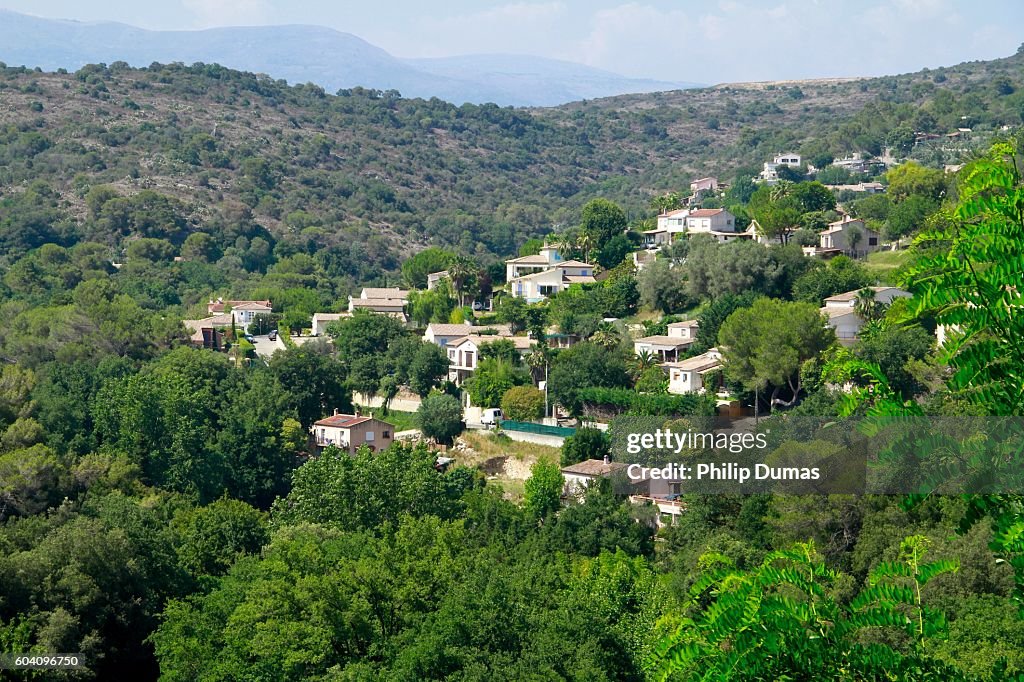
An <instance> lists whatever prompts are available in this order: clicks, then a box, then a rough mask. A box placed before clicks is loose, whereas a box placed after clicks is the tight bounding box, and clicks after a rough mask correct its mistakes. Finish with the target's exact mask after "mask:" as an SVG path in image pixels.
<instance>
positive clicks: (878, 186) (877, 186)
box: [825, 182, 885, 194]
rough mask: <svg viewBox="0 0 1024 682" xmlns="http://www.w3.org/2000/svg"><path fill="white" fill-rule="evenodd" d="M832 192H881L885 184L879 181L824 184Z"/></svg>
mask: <svg viewBox="0 0 1024 682" xmlns="http://www.w3.org/2000/svg"><path fill="white" fill-rule="evenodd" d="M825 187H828V188H829V189H830V190H832V191H833V192H836V193H838V192H853V193H854V194H881V193H882V192H884V191H885V185H883V184H882V183H880V182H857V183H854V184H852V185H825Z"/></svg>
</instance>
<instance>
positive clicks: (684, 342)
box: [634, 335, 694, 348]
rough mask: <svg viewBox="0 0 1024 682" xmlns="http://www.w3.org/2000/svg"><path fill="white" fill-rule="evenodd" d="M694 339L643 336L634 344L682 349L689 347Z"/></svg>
mask: <svg viewBox="0 0 1024 682" xmlns="http://www.w3.org/2000/svg"><path fill="white" fill-rule="evenodd" d="M693 342H694V339H684V338H682V337H679V336H660V335H659V336H645V337H643V338H640V339H637V340H636V341H634V343H648V344H650V345H652V346H668V347H670V348H682V347H683V346H689V345H690V344H692V343H693Z"/></svg>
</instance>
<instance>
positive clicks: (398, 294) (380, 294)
mask: <svg viewBox="0 0 1024 682" xmlns="http://www.w3.org/2000/svg"><path fill="white" fill-rule="evenodd" d="M408 296H409V292H408V291H406V290H405V289H399V288H398V287H365V288H364V289H363V292H362V294H361V295H360V298H363V299H371V298H376V299H381V298H384V299H388V298H397V299H402V300H405V299H406V298H408Z"/></svg>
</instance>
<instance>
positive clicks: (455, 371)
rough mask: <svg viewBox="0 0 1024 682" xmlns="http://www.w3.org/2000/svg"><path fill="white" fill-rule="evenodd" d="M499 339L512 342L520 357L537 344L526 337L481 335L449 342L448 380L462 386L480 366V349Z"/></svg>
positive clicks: (447, 348)
mask: <svg viewBox="0 0 1024 682" xmlns="http://www.w3.org/2000/svg"><path fill="white" fill-rule="evenodd" d="M499 339H506V340H508V341H511V342H512V344H513V345H514V346H515V348H516V350H517V351H518V352H519V354H520V355H525V354H526V352H527V351H529V350H530V348H532V347H533V346H534V345H535V344H536V343H537V342H536V341H534V340H533V339H531V338H529V337H526V336H480V335H479V334H471V335H469V336H463V337H462V338H459V339H454V340H452V341H449V342H448V344H447V346H446V350H447V351H448V380H449V381H451V382H453V383H455V384H457V385H460V386H461V385H462V382H464V381H465V380H466V379H468V378H469V376H470V375H471V374H472V373H473V372H475V371H476V368H477V367H479V366H480V348H481V347H482V346H486V345H487V344H489V343H493V342H495V341H498V340H499Z"/></svg>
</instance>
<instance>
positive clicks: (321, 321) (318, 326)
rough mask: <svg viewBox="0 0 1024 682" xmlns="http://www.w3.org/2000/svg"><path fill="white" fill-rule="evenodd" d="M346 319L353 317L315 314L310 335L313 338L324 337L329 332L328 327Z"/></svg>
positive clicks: (341, 314) (349, 314)
mask: <svg viewBox="0 0 1024 682" xmlns="http://www.w3.org/2000/svg"><path fill="white" fill-rule="evenodd" d="M346 317H352V313H314V314H313V324H312V329H311V330H310V333H311V334H312V335H313V336H322V335H323V334H325V333H326V332H327V325H329V324H331V323H332V322H337V321H338V320H340V319H343V318H346Z"/></svg>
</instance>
